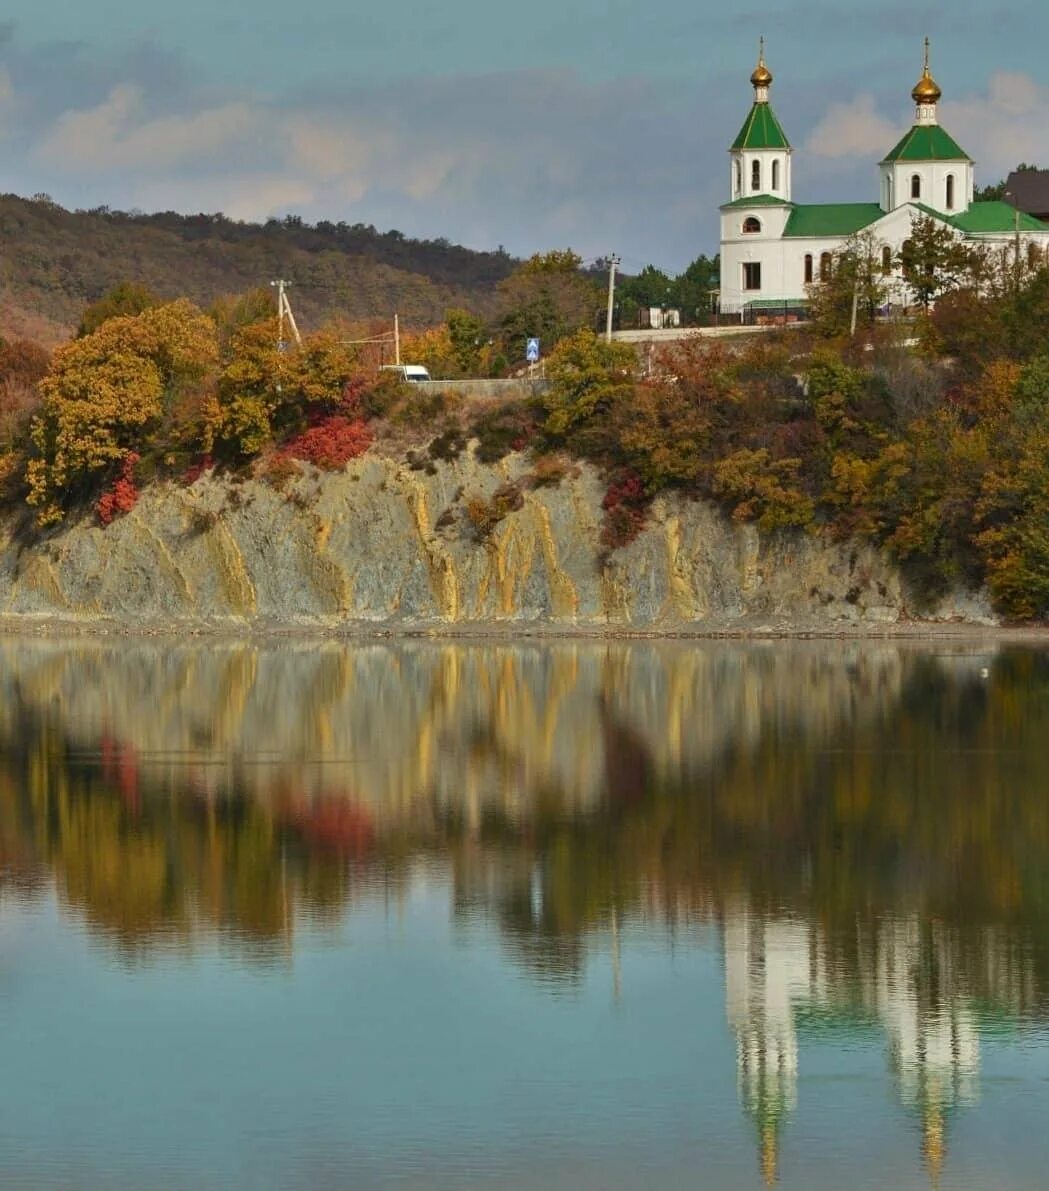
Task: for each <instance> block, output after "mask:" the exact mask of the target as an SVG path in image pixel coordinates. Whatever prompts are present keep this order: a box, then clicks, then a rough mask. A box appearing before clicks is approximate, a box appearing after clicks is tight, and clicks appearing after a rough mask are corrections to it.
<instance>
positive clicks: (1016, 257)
mask: <svg viewBox="0 0 1049 1191" xmlns="http://www.w3.org/2000/svg"><path fill="white" fill-rule="evenodd" d="M1002 197H1003V198H1007V199H1012V200H1013V285H1014V286H1015V287H1016V288H1017V289H1019V288H1020V200H1019V199H1018V198H1017V197H1016V195H1015V194H1013V192H1012V191H1011V190H1007V191H1006V192H1005V194H1003V195H1002Z"/></svg>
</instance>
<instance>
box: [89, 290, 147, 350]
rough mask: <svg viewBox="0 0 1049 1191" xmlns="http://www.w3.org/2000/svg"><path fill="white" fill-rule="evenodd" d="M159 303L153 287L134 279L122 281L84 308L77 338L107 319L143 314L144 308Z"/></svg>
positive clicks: (93, 329) (95, 329) (94, 329)
mask: <svg viewBox="0 0 1049 1191" xmlns="http://www.w3.org/2000/svg"><path fill="white" fill-rule="evenodd" d="M159 305H160V299H159V298H158V297H157V295H156V294H155V293H153V291H152V290H151V289H148V288H147V287H146V286H144V285H138V284H137V283H136V282H134V281H122V282H121V283H120V284H119V285H116V286H114V287H113V288H112V289H111V290H110V291H109V293H107V294H105V295H104V296H103V297H101V298H99V299H98V301H97V302H92V303H91V304H90V305H89V306H87V307H85V308H84V313H83V314H82V315H81V316H80V325H79V326H78V327H77V338H78V339H82V338H83V337H84V336H85V335H90V334H91V332H92V331H97V330H98V328H99V327H100V326H101V325H102V324H103V323H104V322H106V321H107V319H111V318H120V317H121V316H123V315H129V314H141V313H142V312H143V311H144V310H149V309H150V307H152V306H159Z"/></svg>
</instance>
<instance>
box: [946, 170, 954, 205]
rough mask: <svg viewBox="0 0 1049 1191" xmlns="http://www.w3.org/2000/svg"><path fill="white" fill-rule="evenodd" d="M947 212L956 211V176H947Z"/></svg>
mask: <svg viewBox="0 0 1049 1191" xmlns="http://www.w3.org/2000/svg"><path fill="white" fill-rule="evenodd" d="M947 210H948V211H953V210H954V174H948V175H947Z"/></svg>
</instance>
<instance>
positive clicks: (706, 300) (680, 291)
mask: <svg viewBox="0 0 1049 1191" xmlns="http://www.w3.org/2000/svg"><path fill="white" fill-rule="evenodd" d="M720 284H721V258H720V256H717V255H715V256H713V257H708V256H697V257H696V259H695V260H694V261H693V262H692V264H690V265H689V266H688V268H687V269H686V270H685V271H684V272H683V273H681V274H680V275H679V276H677V277H675V278H674V280H673V281H672V282H671V285H670V304H671V305H672V306H675V307H677V309H678V310H680V311H681V313H682V316H683V317H684V318H685V319H686V320H687V321H689V322H691V321H693V320H695V319H700V318H702V317H703V316H704V315H706V314H708V313H709V312H710V308H711V306H710V300H711V291H712V290H715V289H717V288H718V286H719V285H720Z"/></svg>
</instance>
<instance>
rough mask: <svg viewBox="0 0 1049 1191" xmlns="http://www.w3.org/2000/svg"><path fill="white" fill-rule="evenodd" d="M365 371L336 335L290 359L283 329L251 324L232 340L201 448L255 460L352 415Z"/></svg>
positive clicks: (320, 336) (310, 342) (309, 343)
mask: <svg viewBox="0 0 1049 1191" xmlns="http://www.w3.org/2000/svg"><path fill="white" fill-rule="evenodd" d="M358 373H359V368H358V364H357V360H356V356H355V355H354V353H353V351H352V349H351V348H350V347H348V346H347V345H345V344H343V343H342V341H341V339H340V337H339V336H338V334H336V333H335V332H328V331H322V332H317V333H315V334H313V335H308V336H306V337H305V338H304V340H303V342H302V344H301V345H295V346H292V347H290V348H288V350H286V351H280V350H279V349H278V346H277V321H276V319H270V320H269V321H268V322H256V323H251V324H249V325H247V326H245V327H243V328H242V329H241V330H239V331H238V332H236V333H235V334H234V336H233V339H232V342H231V346H230V351H229V354H228V357H227V359H226V360H225V362H224V366H223V368H222V371H221V374H220V376H219V379H218V385H217V388H216V391H215V394H214V396H213V398H212V399H211V400H210V401H209V403H208V407H207V411H206V415H205V427H204V433H203V444H202V445H203V448H204V450H205V451H207V452H212V451H217V452H218V453H219V454H221V455H225V456H228V457H230V458H249V457H251V456H252V455H257V454H258V453H259V451H261V450H262V449H263V447H264V446H266V444H267V443H269V442H270V441H272V440H273V439H274V437H275V436H276V435H278V434H281V433H294V432H298V431H301V430H303V429H304V428H305V427H306V426H307V425H308V424H310V423H311V422H314V421H317V420H319V419H321V418H324V417H326V416H331V415H333V414H337V413H343V412H345V413H348V414H350V415H352V416H357V414H358V413H359V410H358V409H356V408H352V409H350V408H349V405H350V404H352V401H353V397H354V391H353V388H352V384H353V382H354V381H355V379H356V378H357V377H358Z"/></svg>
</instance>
